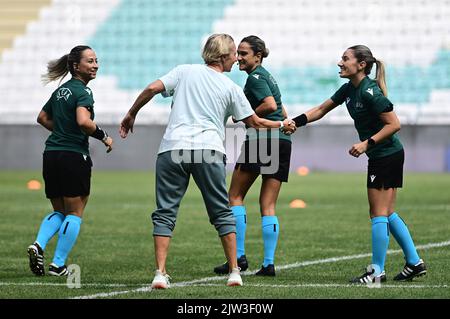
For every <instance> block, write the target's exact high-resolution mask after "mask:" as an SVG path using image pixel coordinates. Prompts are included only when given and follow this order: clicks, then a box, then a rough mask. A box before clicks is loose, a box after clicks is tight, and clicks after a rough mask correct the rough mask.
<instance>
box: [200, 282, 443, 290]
mask: <svg viewBox="0 0 450 319" xmlns="http://www.w3.org/2000/svg"><path fill="white" fill-rule="evenodd" d="M195 286H197V287H222V286H223V285H222V284H198V285H195ZM244 286H245V287H259V288H377V287H376V286H375V284H374V285H373V286H372V287H371V286H369V285H358V284H357V285H355V284H292V285H281V284H280V285H274V284H247V283H245V284H244ZM379 287H380V288H398V289H420V288H430V289H444V288H445V289H446V288H450V286H449V285H416V284H413V285H387V284H381V285H380V286H379Z"/></svg>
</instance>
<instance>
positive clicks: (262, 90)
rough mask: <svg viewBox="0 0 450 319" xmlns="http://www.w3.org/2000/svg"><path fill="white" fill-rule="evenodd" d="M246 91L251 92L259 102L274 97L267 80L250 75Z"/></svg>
mask: <svg viewBox="0 0 450 319" xmlns="http://www.w3.org/2000/svg"><path fill="white" fill-rule="evenodd" d="M245 89H246V90H247V91H249V92H250V93H251V94H252V95H253V96H254V97H255V99H256V100H257V101H258V102H262V100H264V99H265V98H266V97H268V96H273V94H272V91H271V90H270V87H269V85H268V84H267V81H266V79H264V78H263V77H261V76H259V77H255V76H254V75H250V76H249V77H248V78H247V83H246V85H245Z"/></svg>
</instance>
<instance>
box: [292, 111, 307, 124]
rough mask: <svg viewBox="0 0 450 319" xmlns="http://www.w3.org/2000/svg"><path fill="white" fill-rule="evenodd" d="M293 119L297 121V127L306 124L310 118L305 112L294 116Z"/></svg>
mask: <svg viewBox="0 0 450 319" xmlns="http://www.w3.org/2000/svg"><path fill="white" fill-rule="evenodd" d="M293 120H294V122H295V126H297V127H300V126H305V125H306V123H308V118H307V117H306V114H305V113H303V114H301V115H299V116H297V117H294V118H293Z"/></svg>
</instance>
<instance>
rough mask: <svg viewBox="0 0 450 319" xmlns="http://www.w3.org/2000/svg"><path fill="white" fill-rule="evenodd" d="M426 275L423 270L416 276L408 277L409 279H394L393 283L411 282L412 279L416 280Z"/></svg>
mask: <svg viewBox="0 0 450 319" xmlns="http://www.w3.org/2000/svg"><path fill="white" fill-rule="evenodd" d="M426 274H427V270H426V269H425V270H422V271H421V272H419V273H418V274H416V275H413V276H411V277H409V278H404V279H403V278H402V279H394V280H395V281H412V280H413V279H414V278H416V277H422V276H425V275H426Z"/></svg>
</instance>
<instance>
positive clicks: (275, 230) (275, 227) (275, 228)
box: [273, 224, 277, 233]
mask: <svg viewBox="0 0 450 319" xmlns="http://www.w3.org/2000/svg"><path fill="white" fill-rule="evenodd" d="M273 232H274V233H276V232H277V224H273Z"/></svg>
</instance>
